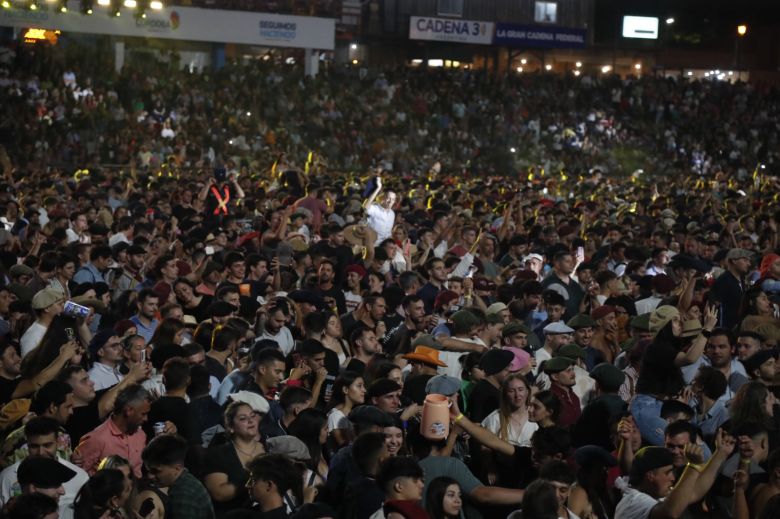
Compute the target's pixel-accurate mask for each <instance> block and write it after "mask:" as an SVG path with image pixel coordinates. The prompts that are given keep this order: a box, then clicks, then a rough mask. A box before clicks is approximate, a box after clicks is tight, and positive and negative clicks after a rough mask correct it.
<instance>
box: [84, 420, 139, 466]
mask: <svg viewBox="0 0 780 519" xmlns="http://www.w3.org/2000/svg"><path fill="white" fill-rule="evenodd" d="M144 447H146V433H145V432H144V431H143V430H142V429H141V428H140V427H139V428H138V429H137V430H136V431H135V432H134V433H133V434H129V435H128V434H125V433H123V432H122V431H120V430H119V429H118V428H117V426H116V425H115V424H114V421H113V420H112V419H111V417H109V418H108V419H107V420H106V421H105V422H103V423H102V424H100V425H99V426H97V427H96V428H95V429H94V430H93V431H92V432H89V433H87V434H85V435H84V436H83V437H82V438H81V443H80V444H79V446H78V447H76V452H77V453H79V454H80V455H81V463H80V464H79V465H80V466H81V468H83V469H84V470H85V471H86V472H87V474H89V475H90V476H92V475H94V474H95V472H97V466H98V464H99V463H100V461H101V460H102V459H103V458H105V457H107V456H111V455H112V454H118V455H119V456H122V457H123V458H125V459H126V460H128V461H129V462H130V467H131V468H132V469H133V474H135V477H136V478H140V477H141V464H142V463H143V462H142V460H141V452H142V451H143V450H144Z"/></svg>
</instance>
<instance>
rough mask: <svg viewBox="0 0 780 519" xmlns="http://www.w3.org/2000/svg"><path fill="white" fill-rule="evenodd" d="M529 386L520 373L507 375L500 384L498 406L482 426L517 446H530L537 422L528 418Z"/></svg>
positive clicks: (537, 425) (537, 426)
mask: <svg viewBox="0 0 780 519" xmlns="http://www.w3.org/2000/svg"><path fill="white" fill-rule="evenodd" d="M530 396H531V387H530V385H529V384H528V381H527V380H526V379H525V377H524V376H523V375H521V374H520V373H513V374H511V375H509V376H508V377H507V378H506V379H504V382H503V383H502V384H501V402H500V404H499V408H498V409H496V410H495V411H493V412H492V413H490V414H489V415H488V416H487V417H486V418H485V419H484V420H483V421H482V427H484V428H485V429H487V430H489V431H490V432H492V433H493V434H495V435H496V436H498V437H499V438H501V439H502V440H504V441H507V442H509V443H511V444H512V445H517V446H518V447H530V446H531V436H533V434H534V432H536V430H537V429H538V428H539V424H537V423H535V422H532V421H530V420H529V419H528V402H529V399H530Z"/></svg>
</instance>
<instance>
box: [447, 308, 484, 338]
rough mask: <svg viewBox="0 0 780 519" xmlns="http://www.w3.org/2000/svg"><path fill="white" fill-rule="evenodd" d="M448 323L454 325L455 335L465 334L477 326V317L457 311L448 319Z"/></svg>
mask: <svg viewBox="0 0 780 519" xmlns="http://www.w3.org/2000/svg"><path fill="white" fill-rule="evenodd" d="M450 321H452V324H454V325H455V333H465V332H468V331H469V330H471V329H472V328H474V327H475V326H479V324H480V321H479V317H477V316H476V315H474V314H473V313H471V312H469V311H468V310H458V311H457V312H455V313H454V314H452V316H451V317H450Z"/></svg>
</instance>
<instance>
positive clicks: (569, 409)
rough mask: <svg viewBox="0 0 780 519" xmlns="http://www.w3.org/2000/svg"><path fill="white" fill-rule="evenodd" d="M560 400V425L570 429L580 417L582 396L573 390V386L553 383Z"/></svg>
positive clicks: (551, 388) (551, 389)
mask: <svg viewBox="0 0 780 519" xmlns="http://www.w3.org/2000/svg"><path fill="white" fill-rule="evenodd" d="M550 391H552V392H553V393H554V394H555V396H557V397H558V400H560V401H561V414H560V415H559V416H558V425H559V426H560V427H564V428H566V429H568V428H569V427H571V426H572V425H574V424H575V423H576V422H577V420H579V419H580V415H581V414H582V407H580V398H579V397H578V396H577V395H576V394H575V393H574V391H572V390H571V388H568V387H563V386H561V385H558V384H556V383H555V382H553V383H552V386H551V387H550Z"/></svg>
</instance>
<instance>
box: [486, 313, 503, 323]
mask: <svg viewBox="0 0 780 519" xmlns="http://www.w3.org/2000/svg"><path fill="white" fill-rule="evenodd" d="M485 321H486V322H487V323H488V324H502V323H503V322H504V318H503V317H501V316H500V315H498V314H487V315H486V316H485Z"/></svg>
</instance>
